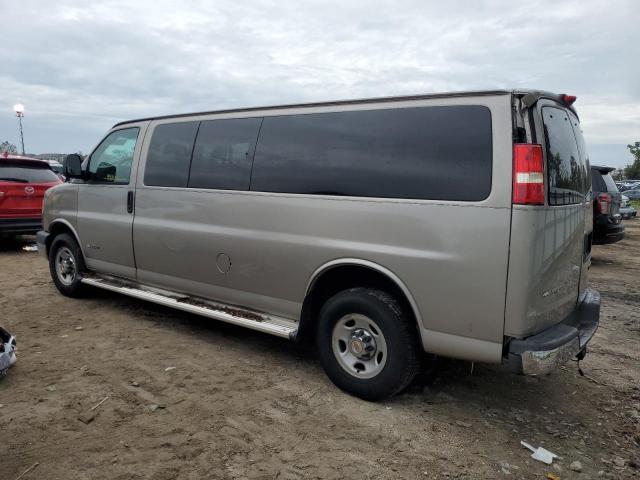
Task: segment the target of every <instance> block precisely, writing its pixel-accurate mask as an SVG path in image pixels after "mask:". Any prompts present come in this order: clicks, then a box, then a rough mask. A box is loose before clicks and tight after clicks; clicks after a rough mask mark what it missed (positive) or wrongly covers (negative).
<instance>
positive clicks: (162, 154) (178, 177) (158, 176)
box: [144, 122, 199, 187]
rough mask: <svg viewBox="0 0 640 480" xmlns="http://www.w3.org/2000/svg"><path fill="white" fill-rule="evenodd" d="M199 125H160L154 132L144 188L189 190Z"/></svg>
mask: <svg viewBox="0 0 640 480" xmlns="http://www.w3.org/2000/svg"><path fill="white" fill-rule="evenodd" d="M198 124H199V122H181V123H169V124H164V125H158V126H157V127H156V128H155V130H154V131H153V136H152V137H151V143H150V144H149V152H148V153H147V164H146V167H145V171H144V184H145V185H155V186H160V187H186V186H187V180H188V178H189V162H190V161H191V152H192V150H193V142H194V141H195V138H196V133H197V131H198Z"/></svg>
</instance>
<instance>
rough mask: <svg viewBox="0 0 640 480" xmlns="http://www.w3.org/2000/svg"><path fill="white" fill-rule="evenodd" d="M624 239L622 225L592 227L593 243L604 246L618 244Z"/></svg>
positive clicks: (610, 224) (609, 224)
mask: <svg viewBox="0 0 640 480" xmlns="http://www.w3.org/2000/svg"><path fill="white" fill-rule="evenodd" d="M623 238H624V225H623V224H622V223H618V224H612V223H608V224H606V225H594V226H593V243H594V244H596V245H604V244H607V243H615V242H619V241H620V240H622V239H623Z"/></svg>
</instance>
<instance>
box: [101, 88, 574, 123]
mask: <svg viewBox="0 0 640 480" xmlns="http://www.w3.org/2000/svg"><path fill="white" fill-rule="evenodd" d="M494 95H515V96H518V97H527V101H526V102H525V103H526V104H527V106H531V105H533V104H534V103H535V102H536V101H538V100H539V99H540V98H550V99H552V100H556V101H558V102H561V101H562V100H561V96H562V94H556V93H551V92H545V91H542V90H478V91H467V92H444V93H429V94H422V95H405V96H396V97H377V98H376V97H374V98H360V99H353V100H335V101H329V102H312V103H294V104H284V105H271V106H263V107H248V108H246V107H245V108H231V109H223V110H209V111H202V112H193V113H178V114H174V115H159V116H155V117H144V118H137V119H133V120H126V121H122V122H118V123H116V124H115V125H114V126H113V127H118V126H120V125H126V124H127V123H134V122H145V121H150V120H164V119H168V118H184V117H192V116H196V115H211V114H219V113H243V112H259V111H265V110H280V109H289V108H309V107H329V106H337V105H357V104H367V103H380V102H397V101H402V100H427V99H433V98H457V97H478V96H494ZM569 108H570V109H571V110H572V111H573V112H574V113H575V110H574V109H573V107H569Z"/></svg>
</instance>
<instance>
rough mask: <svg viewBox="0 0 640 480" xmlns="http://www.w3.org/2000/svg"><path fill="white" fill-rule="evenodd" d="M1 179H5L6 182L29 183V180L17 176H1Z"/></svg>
mask: <svg viewBox="0 0 640 480" xmlns="http://www.w3.org/2000/svg"><path fill="white" fill-rule="evenodd" d="M0 180H4V181H6V182H20V183H29V180H25V179H24V178H15V177H0Z"/></svg>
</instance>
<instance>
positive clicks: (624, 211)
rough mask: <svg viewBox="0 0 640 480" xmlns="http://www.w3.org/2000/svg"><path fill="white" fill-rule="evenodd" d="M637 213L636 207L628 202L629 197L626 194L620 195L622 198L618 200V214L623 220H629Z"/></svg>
mask: <svg viewBox="0 0 640 480" xmlns="http://www.w3.org/2000/svg"><path fill="white" fill-rule="evenodd" d="M636 214H637V212H636V209H635V208H633V207H632V206H631V203H630V202H629V197H627V196H626V195H624V194H623V195H622V200H621V201H620V215H622V218H623V219H624V220H629V219H631V218H633V217H635V216H636Z"/></svg>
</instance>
